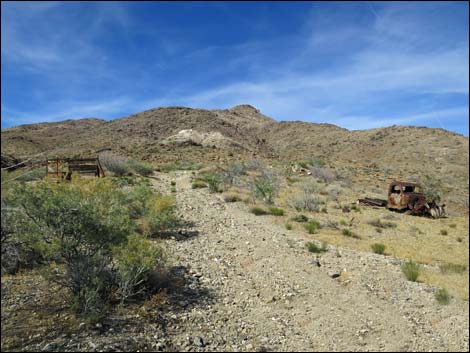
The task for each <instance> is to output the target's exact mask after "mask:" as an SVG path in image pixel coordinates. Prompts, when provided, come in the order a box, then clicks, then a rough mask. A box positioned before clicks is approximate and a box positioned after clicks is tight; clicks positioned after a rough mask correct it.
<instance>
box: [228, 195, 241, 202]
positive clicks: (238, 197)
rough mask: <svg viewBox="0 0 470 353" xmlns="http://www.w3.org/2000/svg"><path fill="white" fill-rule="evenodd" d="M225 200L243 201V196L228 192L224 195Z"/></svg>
mask: <svg viewBox="0 0 470 353" xmlns="http://www.w3.org/2000/svg"><path fill="white" fill-rule="evenodd" d="M224 201H225V202H238V201H241V198H240V196H239V195H237V194H228V195H225V196H224Z"/></svg>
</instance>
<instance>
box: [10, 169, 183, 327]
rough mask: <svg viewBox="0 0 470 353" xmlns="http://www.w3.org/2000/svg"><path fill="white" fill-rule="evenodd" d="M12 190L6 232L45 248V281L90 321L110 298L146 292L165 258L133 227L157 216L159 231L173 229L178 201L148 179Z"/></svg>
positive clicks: (16, 186)
mask: <svg viewBox="0 0 470 353" xmlns="http://www.w3.org/2000/svg"><path fill="white" fill-rule="evenodd" d="M8 194H9V200H8V202H9V203H10V205H11V206H12V208H14V209H15V210H16V211H17V212H18V213H19V215H20V216H21V217H18V218H17V219H16V220H15V222H16V225H15V227H14V228H10V229H9V231H13V232H14V233H15V234H14V236H15V237H16V238H17V239H18V240H20V241H21V242H24V243H28V246H29V247H31V248H35V249H37V250H38V251H40V252H41V255H42V257H43V259H44V260H45V261H47V262H49V263H50V265H49V267H48V268H47V269H46V270H44V271H43V274H44V275H45V276H46V279H48V280H50V281H53V282H55V283H58V284H60V285H61V286H63V287H65V288H67V289H68V290H69V291H70V293H71V298H72V301H71V303H70V304H71V308H72V309H73V310H74V311H75V312H77V313H78V314H80V315H83V316H84V317H85V318H86V319H88V320H91V321H95V320H99V319H101V318H102V317H103V316H104V315H105V314H106V311H107V309H108V307H109V306H110V305H111V303H112V302H113V300H116V299H119V300H121V301H125V300H127V299H130V298H133V297H135V295H137V294H141V293H143V292H145V288H144V287H145V284H144V282H145V281H146V276H147V275H148V274H149V271H151V270H154V269H158V268H159V267H161V266H162V265H163V263H164V256H163V252H162V250H161V249H159V248H158V247H157V246H156V245H153V244H150V243H149V241H148V240H147V239H145V238H144V237H143V236H141V235H137V234H136V230H137V224H138V223H139V222H141V221H142V220H145V219H149V220H152V221H153V222H154V221H155V219H156V220H158V222H157V224H158V227H157V228H158V229H159V230H160V229H163V228H166V227H172V226H173V224H174V220H175V219H176V218H175V216H174V215H173V214H172V210H173V206H174V201H173V200H171V201H170V200H168V199H167V198H166V197H162V196H160V195H157V194H155V193H154V192H153V190H152V189H151V188H149V187H148V185H145V183H142V184H138V185H136V186H134V187H126V188H125V189H123V188H121V187H119V186H116V185H115V184H114V183H113V181H112V180H110V179H108V178H102V179H75V178H73V179H72V181H71V182H63V183H56V182H55V181H49V180H43V181H39V182H37V183H35V184H34V185H31V184H22V183H17V184H14V185H12V186H11V190H10V191H9V192H8ZM10 219H11V218H10ZM168 219H171V221H168ZM11 220H13V219H11ZM3 234H4V224H3V207H2V238H3ZM2 248H3V239H2Z"/></svg>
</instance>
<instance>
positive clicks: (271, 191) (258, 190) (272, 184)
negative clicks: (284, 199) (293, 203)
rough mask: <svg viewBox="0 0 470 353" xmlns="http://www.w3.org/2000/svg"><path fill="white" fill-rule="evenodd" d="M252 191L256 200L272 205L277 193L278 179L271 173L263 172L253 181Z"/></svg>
mask: <svg viewBox="0 0 470 353" xmlns="http://www.w3.org/2000/svg"><path fill="white" fill-rule="evenodd" d="M252 189H253V192H254V195H255V197H256V198H258V199H261V200H263V201H264V202H266V203H268V204H272V203H273V202H274V197H275V196H276V195H277V193H278V191H279V181H278V178H277V176H276V175H275V174H274V173H273V172H271V171H269V170H263V172H262V174H261V175H260V176H258V177H256V178H255V180H254V181H253V184H252Z"/></svg>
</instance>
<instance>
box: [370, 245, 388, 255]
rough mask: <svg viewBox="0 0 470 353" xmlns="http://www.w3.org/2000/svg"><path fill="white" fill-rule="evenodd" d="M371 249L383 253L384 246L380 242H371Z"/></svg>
mask: <svg viewBox="0 0 470 353" xmlns="http://www.w3.org/2000/svg"><path fill="white" fill-rule="evenodd" d="M370 247H371V249H372V251H373V252H374V253H376V254H380V255H383V254H384V253H385V248H386V246H385V245H384V244H382V243H374V244H371V246H370Z"/></svg>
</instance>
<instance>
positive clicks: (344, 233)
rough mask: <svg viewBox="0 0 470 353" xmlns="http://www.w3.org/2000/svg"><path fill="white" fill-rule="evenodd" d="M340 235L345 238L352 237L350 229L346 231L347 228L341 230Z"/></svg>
mask: <svg viewBox="0 0 470 353" xmlns="http://www.w3.org/2000/svg"><path fill="white" fill-rule="evenodd" d="M341 234H343V235H346V236H347V237H352V236H353V232H352V231H351V229H348V228H343V229H342V230H341Z"/></svg>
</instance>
